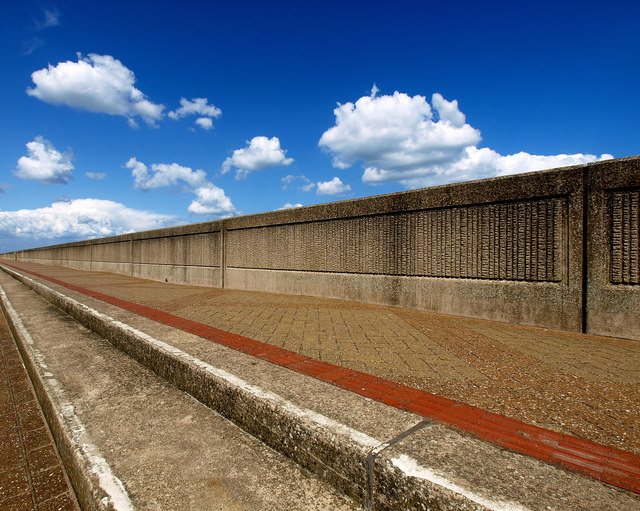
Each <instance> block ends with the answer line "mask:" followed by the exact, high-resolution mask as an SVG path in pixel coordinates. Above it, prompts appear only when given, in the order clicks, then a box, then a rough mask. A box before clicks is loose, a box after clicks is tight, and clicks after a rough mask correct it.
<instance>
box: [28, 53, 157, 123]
mask: <svg viewBox="0 0 640 511" xmlns="http://www.w3.org/2000/svg"><path fill="white" fill-rule="evenodd" d="M31 79H32V80H33V83H34V84H35V87H33V88H27V94H28V95H29V96H33V97H36V98H38V99H40V100H42V101H44V102H45V103H51V104H53V105H66V106H69V107H71V108H79V109H81V110H88V111H89V112H96V113H105V114H109V115H119V116H123V117H125V118H126V119H127V121H128V122H129V125H130V126H137V123H136V121H135V118H136V117H140V118H142V119H143V120H144V121H145V122H146V123H147V124H148V125H149V126H156V125H157V124H156V123H157V121H159V120H160V119H162V117H163V110H164V108H165V107H164V105H159V104H156V103H153V102H151V101H149V100H148V99H147V97H146V96H145V95H144V94H143V93H142V92H141V91H140V90H139V89H136V88H135V87H134V84H135V81H136V78H135V75H134V74H133V71H131V70H130V69H128V68H127V67H125V66H124V65H123V64H122V62H120V61H119V60H117V59H115V58H113V57H112V56H111V55H97V54H95V53H90V54H89V55H87V56H86V57H83V56H82V55H81V54H78V62H72V61H70V60H68V61H66V62H59V63H58V64H57V65H56V66H52V65H51V64H49V66H48V67H47V68H44V69H40V70H38V71H34V72H33V73H32V74H31Z"/></svg>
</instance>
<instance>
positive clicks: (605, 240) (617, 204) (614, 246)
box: [585, 158, 640, 340]
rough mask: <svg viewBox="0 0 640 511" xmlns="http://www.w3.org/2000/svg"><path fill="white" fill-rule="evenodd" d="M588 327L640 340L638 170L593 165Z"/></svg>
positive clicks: (626, 163)
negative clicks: (594, 166) (639, 312)
mask: <svg viewBox="0 0 640 511" xmlns="http://www.w3.org/2000/svg"><path fill="white" fill-rule="evenodd" d="M588 185H589V189H588V228H587V232H586V237H587V255H586V269H585V271H586V272H587V273H586V275H585V278H586V281H587V292H586V294H585V309H586V325H585V327H586V331H587V332H589V333H594V334H600V335H612V336H618V337H626V338H629V339H637V340H640V315H639V314H638V311H640V285H639V284H640V276H639V265H640V241H639V238H640V204H639V202H640V168H639V165H638V159H637V158H625V159H621V160H613V161H612V162H610V164H609V165H606V166H603V167H602V168H589V173H588Z"/></svg>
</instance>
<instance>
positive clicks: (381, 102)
mask: <svg viewBox="0 0 640 511" xmlns="http://www.w3.org/2000/svg"><path fill="white" fill-rule="evenodd" d="M377 93H378V89H377V87H375V85H374V88H373V89H372V92H371V96H364V97H361V98H360V99H359V100H358V101H356V103H355V104H353V103H346V104H345V105H338V107H337V108H336V109H335V110H334V114H335V117H336V123H335V126H333V127H332V128H330V129H328V130H327V131H326V132H325V133H323V135H322V137H321V138H320V141H319V145H320V146H321V147H323V148H324V149H326V150H327V151H329V152H330V153H332V155H333V165H334V166H335V167H338V168H343V169H344V168H348V167H350V166H352V165H353V164H355V163H356V162H358V161H361V162H362V163H363V167H364V173H363V175H362V181H363V182H364V183H369V184H378V183H385V182H391V181H394V182H399V183H401V184H403V185H404V186H406V187H407V188H417V187H421V186H432V185H437V184H442V183H450V182H454V181H462V180H470V179H481V178H485V177H493V176H499V175H505V174H513V173H518V172H527V171H532V170H542V169H547V168H553V167H558V166H564V165H577V164H581V163H588V162H592V161H597V160H599V159H607V158H611V157H612V156H611V155H608V154H603V155H601V156H600V157H597V156H595V155H590V154H572V155H567V154H560V155H552V156H540V155H531V154H528V153H524V152H521V153H517V154H513V155H507V156H502V155H500V154H498V153H497V152H495V151H493V150H492V149H489V148H482V149H479V148H478V147H477V145H478V143H479V142H480V140H481V136H480V131H479V130H477V129H475V128H473V127H471V126H470V125H469V124H467V123H466V117H465V115H464V114H463V113H462V112H461V111H460V109H459V106H458V102H457V100H453V101H447V100H446V99H444V98H443V97H442V95H440V94H438V93H436V94H433V96H432V98H431V105H429V103H428V102H427V101H426V99H425V98H424V97H423V96H419V95H416V96H413V97H411V96H408V95H407V94H404V93H400V92H397V91H396V92H395V93H394V94H393V95H392V96H389V95H386V96H377ZM318 193H320V191H319V189H318Z"/></svg>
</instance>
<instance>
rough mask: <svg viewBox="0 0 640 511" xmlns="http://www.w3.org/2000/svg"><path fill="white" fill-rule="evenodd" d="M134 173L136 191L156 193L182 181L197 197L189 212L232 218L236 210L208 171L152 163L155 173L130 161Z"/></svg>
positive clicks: (134, 161) (132, 159)
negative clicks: (209, 175) (155, 190)
mask: <svg viewBox="0 0 640 511" xmlns="http://www.w3.org/2000/svg"><path fill="white" fill-rule="evenodd" d="M124 166H125V167H126V168H128V169H129V170H131V176H132V177H133V180H134V184H133V186H134V188H138V189H141V190H152V189H154V188H162V187H171V186H177V185H178V184H179V183H180V182H182V183H184V185H185V186H186V187H187V189H189V190H190V191H192V192H193V193H194V194H195V195H196V198H195V199H193V201H192V202H191V204H190V205H189V207H188V211H189V213H192V214H194V215H202V216H209V217H216V218H223V217H227V216H231V215H233V214H235V213H236V208H235V206H234V205H233V203H232V202H231V199H230V198H229V197H227V196H226V195H225V193H224V190H223V189H222V188H219V187H217V186H216V185H214V184H213V183H211V182H209V181H208V180H207V174H206V172H205V171H204V170H202V169H198V170H192V169H191V168H190V167H184V166H182V165H178V164H177V163H170V164H166V163H152V164H151V171H149V167H147V165H145V164H144V163H142V162H140V161H138V160H137V159H136V158H133V157H132V158H129V161H128V162H127V163H125V165H124Z"/></svg>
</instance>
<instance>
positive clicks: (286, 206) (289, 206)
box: [276, 202, 302, 211]
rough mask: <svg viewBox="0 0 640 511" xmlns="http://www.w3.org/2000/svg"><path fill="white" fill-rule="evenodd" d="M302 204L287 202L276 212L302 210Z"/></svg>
mask: <svg viewBox="0 0 640 511" xmlns="http://www.w3.org/2000/svg"><path fill="white" fill-rule="evenodd" d="M301 207H302V204H300V203H297V204H291V203H290V202H287V203H286V204H285V205H284V206H282V207H281V208H278V209H277V210H276V211H281V210H283V209H293V208H301Z"/></svg>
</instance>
